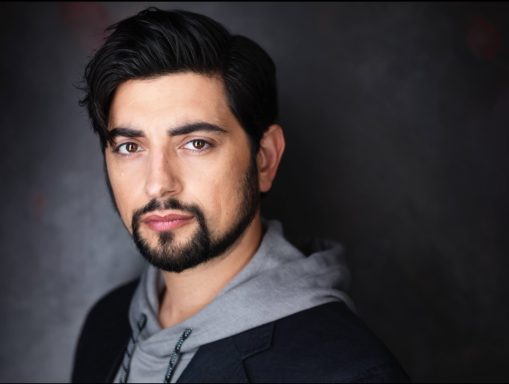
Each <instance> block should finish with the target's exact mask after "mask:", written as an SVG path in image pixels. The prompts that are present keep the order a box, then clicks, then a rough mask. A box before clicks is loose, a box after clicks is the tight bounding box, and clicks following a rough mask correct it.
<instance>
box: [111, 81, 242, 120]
mask: <svg viewBox="0 0 509 384" xmlns="http://www.w3.org/2000/svg"><path fill="white" fill-rule="evenodd" d="M194 121H207V122H210V123H213V124H217V125H229V124H232V123H234V122H235V117H234V116H233V114H232V112H231V111H230V108H229V106H228V103H227V98H226V93H225V90H224V85H223V81H222V80H221V79H220V78H219V77H218V76H209V75H203V74H197V73H192V72H184V73H174V74H167V75H162V76H158V77H154V78H149V79H134V80H128V81H126V82H124V83H122V84H121V85H120V86H119V87H118V88H117V91H116V92H115V95H114V97H113V101H112V104H111V108H110V115H109V121H108V129H111V128H113V127H115V126H118V125H134V126H136V127H137V128H139V129H142V128H144V127H154V126H157V125H158V124H164V128H165V129H167V128H169V127H171V126H173V125H175V126H176V125H182V124H185V123H190V122H194Z"/></svg>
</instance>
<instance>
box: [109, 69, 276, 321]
mask: <svg viewBox="0 0 509 384" xmlns="http://www.w3.org/2000/svg"><path fill="white" fill-rule="evenodd" d="M195 123H208V124H213V125H215V126H217V127H220V128H221V130H222V131H221V132H216V131H209V130H206V129H198V130H194V131H193V132H187V133H185V134H177V135H172V134H169V133H168V131H170V132H175V129H178V128H180V127H183V126H186V125H190V124H195ZM116 128H127V129H129V130H134V131H137V134H136V137H127V136H124V135H118V136H116V137H115V138H114V142H113V143H112V144H110V145H108V148H107V149H106V151H105V160H106V166H107V172H108V177H109V180H110V183H111V187H112V190H113V194H114V197H115V201H116V204H117V207H118V210H119V214H120V217H121V219H122V221H123V223H124V225H125V226H126V228H127V230H128V231H129V232H130V233H131V234H132V227H131V220H132V215H133V213H134V212H135V211H136V210H137V209H139V208H140V207H143V206H145V205H146V204H147V203H148V202H149V201H150V200H152V199H154V198H155V199H162V198H168V197H174V198H176V199H178V200H179V201H181V202H182V203H184V204H196V205H198V206H199V207H200V208H201V209H202V211H203V213H204V215H205V219H206V222H207V225H208V227H209V228H210V231H211V235H212V237H213V238H216V237H219V236H220V235H221V234H222V233H225V232H226V231H227V230H228V229H229V228H230V227H231V226H232V224H233V223H234V219H235V217H236V216H235V215H236V212H237V211H238V208H239V207H240V206H241V201H240V196H239V188H240V183H241V180H242V177H243V175H245V173H246V171H247V169H248V166H249V162H250V150H249V139H248V136H247V134H246V132H245V131H244V129H243V128H242V127H241V125H240V123H239V122H238V120H237V119H236V118H235V116H234V115H233V113H232V112H231V110H230V109H229V107H228V104H227V98H226V94H225V90H224V85H223V82H222V80H221V79H220V78H218V77H215V76H207V75H201V74H196V73H191V72H184V73H177V74H169V75H163V76H158V77H155V78H150V79H143V80H129V81H126V82H124V83H122V84H121V85H120V86H119V87H118V89H117V91H116V93H115V96H114V98H113V101H112V105H111V109H110V116H109V121H108V130H109V131H110V132H111V131H112V130H113V129H116ZM117 132H118V131H117ZM284 148H285V140H284V136H283V131H282V129H281V127H280V126H279V125H276V124H275V125H271V126H270V127H268V129H267V131H266V133H265V134H264V136H263V137H262V139H261V141H260V150H259V152H258V153H257V155H256V163H257V167H258V179H259V181H258V186H259V190H260V192H267V191H268V190H270V188H271V186H272V182H273V180H274V178H275V175H276V172H277V169H278V166H279V163H280V160H281V156H282V154H283V152H284ZM151 214H157V215H159V216H165V215H167V214H183V215H184V214H185V215H187V216H189V213H188V212H179V211H178V210H159V211H156V212H150V213H149V214H147V215H151ZM197 226H198V224H197V221H196V219H195V218H191V219H190V220H186V221H185V222H184V223H183V225H181V226H179V227H177V228H175V229H173V230H172V232H173V233H174V241H175V242H176V244H184V243H185V242H186V240H188V239H189V238H190V237H191V235H192V234H193V233H194V232H195V231H196V229H197ZM140 232H141V235H142V236H143V238H144V239H146V241H148V243H149V244H150V245H151V246H156V245H157V233H156V232H155V231H154V230H153V229H151V228H150V227H149V226H148V225H146V224H143V223H142V224H141V226H140ZM261 238H262V225H261V220H260V212H259V210H258V211H257V213H256V215H255V217H254V219H253V221H252V222H251V223H250V225H249V226H248V227H247V229H246V230H245V231H244V233H243V234H242V235H241V236H240V238H239V239H238V240H237V241H236V242H235V243H234V244H233V246H232V247H230V248H229V249H228V250H227V251H226V252H225V253H224V254H222V255H220V256H219V257H216V258H214V259H212V260H210V261H208V262H206V263H202V264H200V265H198V266H196V267H194V268H190V269H187V270H184V271H182V272H180V273H175V272H163V275H164V279H165V283H166V290H165V291H164V293H163V296H162V298H161V306H160V312H159V320H160V323H161V326H162V327H169V326H173V325H175V324H177V323H179V322H181V321H183V320H185V319H186V318H188V317H190V316H192V315H194V314H195V313H196V312H198V311H199V310H200V309H201V308H203V307H204V306H205V305H207V304H208V303H210V302H211V301H212V300H213V299H214V297H215V296H216V295H217V294H218V293H219V292H220V291H221V289H222V288H223V287H224V286H225V285H226V284H227V283H228V282H229V281H230V280H231V279H232V278H233V277H234V276H235V275H236V274H237V273H238V272H239V271H240V270H241V269H242V268H243V267H244V266H245V265H246V264H247V263H248V262H249V260H250V259H251V257H252V256H253V255H254V253H255V252H256V249H257V248H258V246H259V243H260V241H261Z"/></svg>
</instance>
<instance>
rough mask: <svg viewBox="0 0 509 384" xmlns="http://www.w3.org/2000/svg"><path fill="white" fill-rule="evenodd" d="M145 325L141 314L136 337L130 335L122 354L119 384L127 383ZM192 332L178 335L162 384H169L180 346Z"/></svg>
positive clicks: (187, 329) (145, 321) (177, 359)
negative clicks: (135, 350)
mask: <svg viewBox="0 0 509 384" xmlns="http://www.w3.org/2000/svg"><path fill="white" fill-rule="evenodd" d="M146 324H147V316H146V315H145V314H141V316H140V319H139V320H138V323H137V324H136V325H137V327H138V330H137V332H136V336H134V335H133V334H131V338H130V339H129V343H128V344H127V348H126V351H125V354H124V358H123V359H122V366H121V368H122V373H121V374H120V383H127V380H128V379H129V373H130V370H131V360H132V357H133V353H134V349H135V348H136V344H137V343H138V339H139V338H140V335H141V331H143V328H145V325H146ZM191 332H193V330H192V328H186V329H185V330H184V332H183V333H182V335H180V338H179V339H178V341H177V344H175V348H174V349H173V352H172V353H171V355H170V361H169V362H168V368H167V370H166V374H165V376H164V383H170V382H171V378H172V376H173V373H174V372H175V368H176V367H177V364H178V362H179V357H180V349H181V348H182V344H184V341H186V339H187V338H188V337H189V335H190V334H191Z"/></svg>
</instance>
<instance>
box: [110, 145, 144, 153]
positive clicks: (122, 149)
mask: <svg viewBox="0 0 509 384" xmlns="http://www.w3.org/2000/svg"><path fill="white" fill-rule="evenodd" d="M115 151H116V152H117V153H119V154H121V155H131V154H133V153H136V152H141V147H140V146H139V145H138V144H136V143H123V144H120V145H119V146H118V147H117V149H116V150H115Z"/></svg>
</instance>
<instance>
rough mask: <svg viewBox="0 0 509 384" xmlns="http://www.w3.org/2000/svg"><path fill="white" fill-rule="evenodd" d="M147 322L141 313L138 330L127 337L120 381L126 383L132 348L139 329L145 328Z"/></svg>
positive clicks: (138, 334) (139, 332)
mask: <svg viewBox="0 0 509 384" xmlns="http://www.w3.org/2000/svg"><path fill="white" fill-rule="evenodd" d="M146 324H147V316H146V315H145V314H142V315H141V316H140V319H139V320H138V323H137V324H136V325H137V326H138V332H136V336H134V335H133V334H132V333H131V338H130V339H129V343H128V344H127V348H126V350H125V354H124V358H123V359H122V374H121V375H120V382H121V383H127V379H128V378H129V371H130V370H131V358H132V357H133V353H134V349H135V348H136V343H137V342H138V339H139V338H140V335H141V331H143V328H145V325H146Z"/></svg>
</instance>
